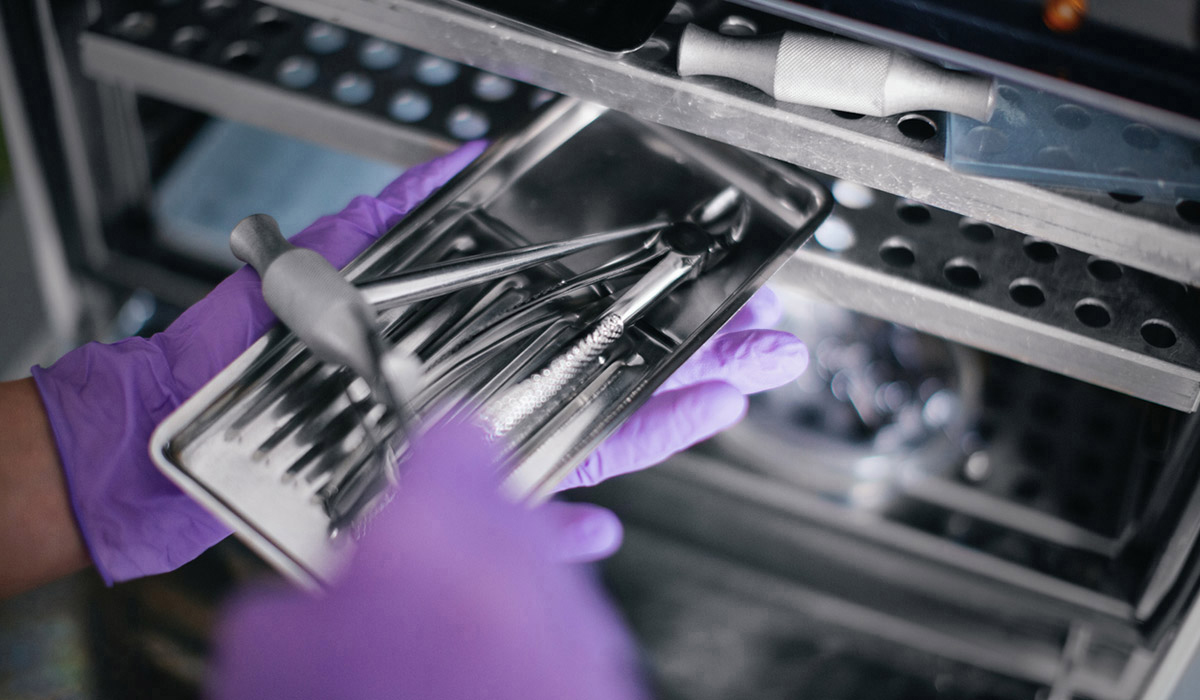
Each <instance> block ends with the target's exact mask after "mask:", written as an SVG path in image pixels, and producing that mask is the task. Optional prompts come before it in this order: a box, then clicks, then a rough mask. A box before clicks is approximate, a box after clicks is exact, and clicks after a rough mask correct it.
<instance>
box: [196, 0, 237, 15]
mask: <svg viewBox="0 0 1200 700" xmlns="http://www.w3.org/2000/svg"><path fill="white" fill-rule="evenodd" d="M237 6H238V0H204V2H202V3H201V4H200V11H201V12H202V13H204V14H206V15H208V16H209V17H218V16H220V15H223V14H225V13H227V12H229V11H230V10H232V9H233V8H235V7H237Z"/></svg>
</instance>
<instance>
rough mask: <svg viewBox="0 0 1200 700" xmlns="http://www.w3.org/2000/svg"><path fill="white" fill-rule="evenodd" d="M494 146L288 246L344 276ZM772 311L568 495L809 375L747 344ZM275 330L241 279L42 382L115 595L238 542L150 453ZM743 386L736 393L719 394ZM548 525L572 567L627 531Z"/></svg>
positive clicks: (603, 455)
mask: <svg viewBox="0 0 1200 700" xmlns="http://www.w3.org/2000/svg"><path fill="white" fill-rule="evenodd" d="M484 145H485V144H483V143H482V142H475V143H471V144H467V145H466V146H464V147H462V148H461V149H459V150H458V151H456V152H455V153H452V154H450V155H448V156H446V157H444V158H441V159H438V160H435V161H432V162H430V163H427V164H425V165H422V166H419V167H416V168H412V169H411V170H409V171H407V172H406V173H405V174H404V175H402V176H401V177H400V178H399V179H397V180H396V181H395V182H393V183H392V184H391V185H389V186H388V187H387V188H385V189H384V191H383V192H382V193H380V195H379V197H378V198H370V197H358V198H356V199H354V200H353V201H352V202H351V203H350V204H349V205H348V206H347V207H346V208H345V209H344V210H343V211H342V212H340V213H338V214H336V215H334V216H327V217H323V218H321V219H319V220H317V221H316V222H315V223H314V224H313V225H312V226H309V227H308V228H307V229H305V230H304V231H302V232H301V233H299V234H298V235H296V236H295V237H293V238H292V242H293V243H295V244H297V245H302V246H305V247H308V248H311V249H313V250H316V251H317V252H319V253H321V254H322V255H324V256H325V257H326V258H327V259H329V261H330V262H331V263H333V264H334V265H335V266H337V267H341V266H343V265H345V264H346V263H347V262H349V261H350V260H351V259H352V258H353V257H354V256H355V255H357V254H358V253H359V252H361V251H362V250H363V249H364V248H366V247H367V246H368V245H369V244H370V243H371V242H372V241H373V240H375V239H376V238H377V237H378V236H379V235H381V234H382V233H383V232H384V231H386V230H388V229H389V228H391V227H392V226H393V225H394V224H395V223H396V222H397V221H398V220H399V219H400V218H401V217H402V216H403V215H404V214H405V213H407V212H408V211H409V210H410V209H412V207H414V206H415V205H416V204H417V203H419V202H420V201H421V200H423V199H424V198H425V197H427V196H428V195H429V193H431V192H432V191H433V190H435V189H436V188H437V187H439V186H441V184H442V183H443V182H445V181H446V180H447V179H449V178H450V177H451V176H452V175H453V174H454V173H456V172H458V170H460V169H461V168H462V167H463V166H465V165H466V164H467V163H469V162H470V161H471V160H473V159H474V158H475V157H476V156H477V155H478V154H479V153H480V151H482V149H483V148H484ZM762 299H764V300H765V301H759V302H755V303H752V304H748V305H747V309H744V310H743V311H742V313H741V314H739V316H738V317H735V319H734V320H733V321H731V323H730V324H729V327H728V328H727V329H726V330H727V331H731V332H728V333H727V334H726V336H725V337H724V338H722V340H721V341H718V343H714V344H711V345H710V346H708V348H706V350H703V351H701V353H700V354H699V355H697V358H693V360H692V361H690V362H689V363H688V365H687V366H686V367H684V368H682V369H681V370H680V373H679V374H678V375H677V377H683V379H682V380H681V381H679V382H675V383H673V384H672V385H671V386H672V387H673V390H669V391H666V392H664V393H663V394H662V395H661V396H656V397H654V398H653V399H651V401H650V403H649V404H648V405H647V407H646V409H644V410H643V411H640V412H639V413H638V414H637V415H635V416H634V418H633V419H631V421H630V423H629V425H628V426H626V428H623V429H622V430H621V431H620V432H619V433H618V434H617V435H614V437H613V438H612V439H610V440H609V441H608V442H606V443H605V444H604V445H603V446H602V447H601V448H600V450H599V451H598V452H597V455H594V456H593V457H592V458H591V459H589V461H588V462H587V463H586V464H585V471H584V474H583V476H582V477H581V478H580V479H577V480H571V481H569V483H568V484H567V485H566V486H564V488H566V487H568V486H570V485H581V484H585V483H595V482H597V481H599V480H601V479H604V478H608V477H611V476H615V475H617V474H620V473H624V472H627V471H632V470H634V469H640V468H644V467H647V466H650V465H651V464H654V463H655V462H657V461H659V460H661V459H662V458H663V457H665V456H667V455H669V454H670V453H672V452H675V451H678V450H680V449H683V448H684V447H687V446H688V445H690V444H692V443H694V442H698V441H699V440H701V439H704V438H706V437H708V436H709V435H711V434H713V433H715V432H717V431H719V430H721V429H723V428H725V427H728V425H731V424H732V423H734V422H736V421H737V419H738V418H740V416H741V415H742V413H743V412H744V410H745V400H744V399H743V398H742V397H741V392H740V390H757V389H761V388H766V386H767V385H776V384H782V383H785V382H787V381H790V380H791V379H792V378H794V377H795V376H797V375H799V373H800V371H802V370H803V366H804V363H805V361H806V358H807V354H806V353H805V351H804V347H803V345H801V344H800V343H799V341H797V340H795V339H794V338H792V337H791V336H787V335H786V334H780V333H778V332H776V331H761V330H760V331H754V330H751V331H746V330H744V329H745V328H750V327H753V326H756V325H765V324H763V323H762V321H763V320H764V319H768V318H769V317H770V316H771V314H772V313H774V315H775V316H777V315H778V302H776V301H774V300H773V297H762ZM772 309H774V311H773V312H772V311H771V310H772ZM770 320H771V321H772V322H773V319H770ZM274 322H275V316H274V315H273V314H272V313H271V312H270V310H269V309H268V308H267V307H266V304H265V303H264V302H263V300H262V291H261V284H260V280H259V278H258V275H257V274H256V273H255V272H254V271H253V270H252V269H250V268H243V269H241V270H239V271H238V272H236V273H234V274H233V275H231V276H230V277H229V278H227V279H226V280H225V281H224V282H222V283H221V284H220V285H218V286H217V288H216V289H214V290H213V291H212V293H210V294H209V295H208V296H207V297H205V298H204V299H203V300H201V301H200V302H198V303H197V304H195V305H194V306H192V307H191V308H190V309H188V310H187V311H186V312H184V314H183V315H182V316H180V318H179V319H178V320H176V321H175V323H173V324H172V325H171V327H170V328H168V329H167V330H166V331H164V332H163V333H160V334H158V335H156V336H154V337H153V338H150V339H148V340H147V339H142V338H132V339H129V340H125V341H121V342H119V343H115V344H112V345H103V344H99V343H89V344H88V345H85V346H83V347H81V348H79V349H77V350H74V351H72V352H71V353H68V354H67V355H66V356H64V357H63V358H62V359H60V360H59V361H58V362H56V363H55V364H54V365H53V366H51V367H50V368H49V369H42V368H40V367H35V368H33V375H34V379H35V380H36V381H37V384H38V388H39V391H40V393H41V396H42V400H43V402H44V403H45V405H46V410H47V414H48V415H49V418H50V422H51V426H52V428H53V430H54V435H55V441H56V442H57V444H58V450H59V456H60V458H61V461H62V463H63V469H64V472H65V474H66V479H67V484H68V489H69V491H70V495H71V503H72V507H73V509H74V512H75V516H76V520H77V521H78V523H79V527H80V531H81V532H82V534H83V538H84V541H85V542H86V544H87V546H88V549H89V552H90V553H91V556H92V560H93V561H94V562H95V564H96V567H97V569H98V570H99V572H100V574H101V576H102V577H104V579H105V581H106V582H108V583H112V582H113V581H123V580H127V579H131V578H136V577H138V576H145V575H149V574H155V573H160V572H163V571H169V570H171V569H173V568H175V567H177V566H180V565H182V564H184V563H186V562H187V561H190V560H191V559H193V558H194V557H196V556H197V555H199V554H200V553H201V552H202V551H204V550H205V549H207V548H208V547H210V546H212V545H213V544H215V543H216V542H218V541H220V540H221V539H222V538H224V537H225V536H226V535H228V534H229V530H228V528H226V527H225V526H223V525H221V524H220V523H219V522H218V521H216V520H215V519H214V518H213V517H212V516H211V515H209V514H208V512H207V511H205V510H204V509H203V508H202V507H200V506H199V505H197V504H196V503H194V502H193V501H192V500H191V499H190V498H189V497H187V496H186V495H184V494H183V493H182V492H180V491H179V490H178V489H177V488H175V486H174V485H173V484H171V483H170V482H169V481H168V480H167V479H166V478H165V477H164V476H162V475H161V474H160V473H159V472H158V470H157V469H155V468H154V466H153V464H152V463H151V462H150V459H149V457H148V455H147V453H146V445H147V444H148V442H149V438H150V434H151V432H153V429H154V427H155V426H156V425H157V424H158V423H159V422H160V421H161V420H162V419H163V418H165V417H166V416H167V415H168V414H169V413H170V412H171V411H172V410H174V409H175V408H176V407H177V406H178V405H179V404H180V403H182V402H183V401H184V400H185V399H187V398H188V397H189V396H191V395H192V394H193V393H194V392H195V391H196V390H198V389H199V388H200V387H201V386H203V385H204V383H205V382H207V381H208V380H209V379H211V378H212V377H213V376H214V375H215V374H217V372H219V371H220V370H221V369H222V368H224V367H225V366H226V365H227V364H228V363H229V362H231V361H232V360H233V359H234V358H236V357H237V356H238V355H239V354H240V353H241V352H242V351H243V350H244V349H245V348H246V347H248V346H249V345H250V344H251V343H252V342H254V340H256V339H257V338H258V337H259V336H260V335H262V333H263V332H264V331H266V329H267V328H269V327H270V326H271V324H273V323H274ZM764 334H765V335H764ZM746 373H748V374H746ZM743 374H745V377H746V378H747V379H745V380H739V381H741V383H740V384H739V383H737V382H735V383H734V384H733V385H730V384H726V383H723V382H724V381H725V380H728V379H729V378H730V377H733V376H742V375H743ZM734 387H736V388H734ZM549 512H550V516H549V517H552V518H554V519H555V520H556V521H557V522H559V523H560V525H561V526H562V538H561V543H560V544H561V556H562V557H563V558H564V559H570V560H587V559H594V558H598V557H601V556H607V554H609V553H611V552H612V551H613V550H615V548H616V547H617V546H618V544H619V542H620V538H621V528H620V523H619V521H617V519H616V517H615V516H614V515H613V514H612V513H609V512H608V511H605V510H604V509H601V508H598V507H596V506H588V505H582V504H581V505H573V504H551V506H550V507H549Z"/></svg>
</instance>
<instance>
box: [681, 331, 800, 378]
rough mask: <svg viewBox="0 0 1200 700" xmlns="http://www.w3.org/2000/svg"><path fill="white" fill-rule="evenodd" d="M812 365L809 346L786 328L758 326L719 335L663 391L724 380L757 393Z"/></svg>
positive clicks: (684, 366)
mask: <svg viewBox="0 0 1200 700" xmlns="http://www.w3.org/2000/svg"><path fill="white" fill-rule="evenodd" d="M807 366H808V348H807V347H805V346H804V343H802V342H800V339H799V338H797V337H796V336H794V335H792V334H791V333H788V332H786V331H777V330H769V329H755V330H746V331H734V332H732V333H725V334H723V335H719V336H715V337H713V338H711V339H710V340H709V341H708V342H707V343H705V344H704V345H703V346H702V347H701V348H700V349H699V350H697V351H696V353H695V354H694V355H692V356H691V357H689V358H688V359H687V361H686V362H684V363H683V365H682V366H680V368H679V369H677V370H675V373H674V374H672V375H671V376H670V377H669V378H668V379H667V381H665V382H663V384H662V386H661V387H660V388H659V391H660V392H661V391H671V390H673V389H679V388H681V387H686V386H690V385H692V384H698V383H700V382H709V381H713V380H720V381H723V382H728V383H730V384H732V385H733V386H735V387H737V388H738V390H739V391H741V392H742V393H743V394H753V393H756V392H759V391H766V390H767V389H774V388H775V387H777V386H782V385H784V384H787V383H788V382H790V381H792V380H794V379H796V377H799V376H800V375H801V374H802V373H803V372H804V369H805V367H807Z"/></svg>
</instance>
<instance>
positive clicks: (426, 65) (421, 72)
mask: <svg viewBox="0 0 1200 700" xmlns="http://www.w3.org/2000/svg"><path fill="white" fill-rule="evenodd" d="M458 73H459V67H458V64H457V63H455V62H453V61H447V60H446V59H444V58H439V57H437V56H429V55H425V56H422V57H421V60H419V61H417V68H416V70H415V71H414V72H413V75H415V76H416V78H417V82H420V83H424V84H425V85H431V86H438V85H449V84H450V83H452V82H454V81H455V80H456V79H457V78H458Z"/></svg>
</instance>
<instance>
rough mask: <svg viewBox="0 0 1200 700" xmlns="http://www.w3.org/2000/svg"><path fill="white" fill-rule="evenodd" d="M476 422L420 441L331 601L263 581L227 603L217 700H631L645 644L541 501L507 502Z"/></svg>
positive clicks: (214, 681)
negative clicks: (561, 537) (563, 542)
mask: <svg viewBox="0 0 1200 700" xmlns="http://www.w3.org/2000/svg"><path fill="white" fill-rule="evenodd" d="M491 464H494V456H493V455H492V454H491V453H490V451H489V449H488V446H487V442H486V441H485V439H484V438H483V436H482V434H480V433H479V432H478V431H477V430H475V429H472V428H470V427H467V426H444V425H443V426H437V427H435V428H434V429H432V430H431V431H430V432H428V433H427V434H425V435H424V436H422V437H421V438H420V439H418V440H416V441H415V443H414V449H413V451H412V452H410V453H409V456H408V458H407V463H406V465H405V469H404V488H403V489H401V490H400V493H399V495H398V496H397V498H396V502H394V503H393V504H391V505H390V506H389V507H388V508H387V510H385V511H384V512H383V513H382V514H381V515H380V516H379V518H378V519H377V520H376V521H375V522H374V523H373V525H372V528H371V530H370V532H369V533H368V534H367V536H366V537H365V538H364V539H363V541H362V546H361V548H360V549H359V551H358V553H357V554H356V555H355V558H354V561H353V562H352V563H351V565H350V567H349V569H348V570H347V572H346V574H345V575H344V576H343V577H342V579H341V581H339V582H338V583H336V584H334V586H333V587H332V588H331V589H330V590H329V591H328V592H327V594H326V595H324V596H323V597H321V598H316V597H313V596H311V595H309V594H306V593H300V592H298V591H295V590H292V589H275V590H272V589H259V590H256V591H252V592H250V593H249V594H243V595H242V596H241V597H240V598H239V599H238V600H237V601H236V602H235V603H234V604H233V605H232V606H230V607H229V608H227V609H226V610H225V612H224V615H223V621H222V623H221V624H220V625H219V627H218V634H217V643H216V658H215V661H214V665H213V669H212V670H213V673H212V674H211V675H210V678H209V680H210V683H209V693H208V695H209V697H210V698H213V699H214V700H261V699H262V698H289V699H290V700H310V699H311V700H316V699H318V698H319V699H320V700H328V699H329V698H354V699H355V700H375V699H377V698H378V699H382V698H414V699H415V698H421V699H423V700H478V699H479V698H489V699H490V700H561V699H562V698H572V699H573V700H593V699H594V700H632V699H634V698H644V697H646V695H645V694H644V693H643V692H642V691H641V690H640V689H639V687H638V683H637V666H636V657H635V655H634V651H633V646H632V644H631V642H630V640H629V638H628V636H627V634H626V633H625V631H624V629H623V628H622V626H621V625H620V623H619V622H618V620H617V617H616V615H615V614H614V612H613V611H612V609H611V608H610V607H609V606H608V604H607V603H606V602H605V601H604V599H603V598H602V597H601V596H600V595H599V593H598V591H597V589H596V587H595V586H594V585H593V584H592V582H591V581H590V580H588V579H586V578H585V577H584V575H583V574H584V572H583V571H582V570H581V569H579V567H572V566H567V565H564V564H561V563H556V562H553V561H552V560H551V558H550V556H548V553H547V550H548V549H550V550H552V549H553V548H554V546H555V545H554V544H553V542H554V540H555V538H556V529H555V525H554V523H552V522H550V520H549V519H547V517H546V514H545V513H544V512H543V511H541V510H534V511H530V510H526V509H523V508H520V507H518V506H515V505H512V504H510V503H507V502H504V501H503V500H502V499H501V498H500V497H499V496H498V495H497V491H496V487H497V484H496V483H495V481H494V479H493V476H492V474H493V471H492V470H491V469H488V468H487V466H488V465H491Z"/></svg>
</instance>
